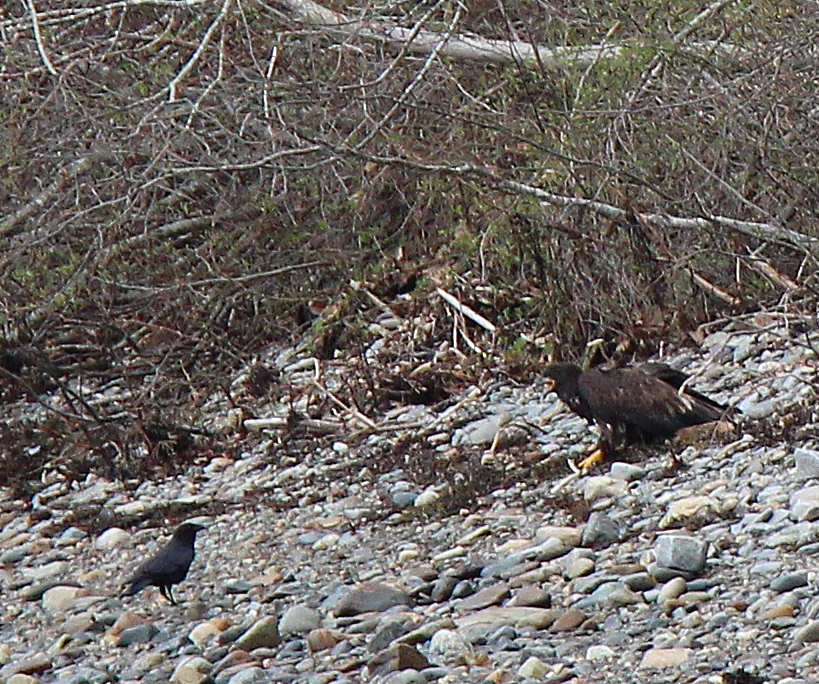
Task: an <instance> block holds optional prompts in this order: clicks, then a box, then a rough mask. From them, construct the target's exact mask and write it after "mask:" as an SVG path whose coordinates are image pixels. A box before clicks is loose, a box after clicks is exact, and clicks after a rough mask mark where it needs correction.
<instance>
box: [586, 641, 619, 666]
mask: <svg viewBox="0 0 819 684" xmlns="http://www.w3.org/2000/svg"><path fill="white" fill-rule="evenodd" d="M615 655H617V654H616V653H615V652H614V650H613V649H611V648H609V647H608V646H606V645H604V644H597V645H595V646H589V647H588V648H587V649H586V660H591V661H592V662H595V663H599V662H602V661H604V660H611V659H612V658H614V656H615Z"/></svg>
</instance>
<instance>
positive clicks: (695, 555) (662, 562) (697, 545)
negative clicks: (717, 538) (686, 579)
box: [654, 534, 708, 574]
mask: <svg viewBox="0 0 819 684" xmlns="http://www.w3.org/2000/svg"><path fill="white" fill-rule="evenodd" d="M707 551H708V542H706V541H703V540H702V539H699V538H697V537H689V536H686V535H682V534H666V535H662V536H660V537H659V538H658V539H657V541H656V542H655V543H654V555H655V557H656V559H657V565H659V566H660V567H663V568H668V569H671V570H682V571H683V572H690V573H693V574H699V573H700V572H702V570H703V569H704V568H705V558H706V552H707Z"/></svg>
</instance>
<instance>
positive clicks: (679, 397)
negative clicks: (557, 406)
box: [545, 362, 729, 468]
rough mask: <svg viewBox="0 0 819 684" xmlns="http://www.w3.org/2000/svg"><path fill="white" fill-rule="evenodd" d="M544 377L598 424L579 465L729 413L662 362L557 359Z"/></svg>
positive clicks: (586, 465)
mask: <svg viewBox="0 0 819 684" xmlns="http://www.w3.org/2000/svg"><path fill="white" fill-rule="evenodd" d="M545 375H546V377H548V378H551V380H552V381H553V389H554V391H555V392H556V393H557V396H558V397H560V398H561V399H562V400H563V401H564V402H565V403H566V404H567V405H568V407H569V408H570V409H571V410H572V411H574V412H575V413H576V414H577V415H579V416H581V417H583V418H585V419H586V420H588V421H589V422H595V423H597V425H598V426H599V428H600V441H599V443H598V445H597V450H596V451H595V452H594V453H593V454H592V455H591V456H589V457H588V458H587V459H586V460H584V461H583V462H582V463H581V467H583V468H590V467H591V466H592V465H593V464H594V463H595V462H597V461H600V460H602V459H603V458H604V457H605V456H608V455H611V454H612V453H613V452H614V451H615V450H616V449H617V447H618V446H621V445H628V444H635V443H650V442H656V441H661V440H664V439H668V438H669V437H672V436H673V435H674V433H676V432H677V430H679V429H681V428H684V427H690V426H692V425H700V424H702V423H709V422H712V421H718V420H720V419H721V418H723V417H724V416H725V415H726V413H727V412H728V411H729V409H728V407H726V406H723V405H722V404H718V403H717V402H715V401H713V400H711V399H709V398H708V397H706V396H704V395H702V394H700V393H699V392H696V391H694V390H692V389H689V388H688V387H687V386H686V384H685V383H686V380H688V376H687V375H686V374H685V373H682V372H681V371H678V370H676V369H674V368H672V367H671V366H669V365H667V364H665V363H658V362H654V363H645V364H642V365H640V366H634V367H630V368H615V369H612V370H601V369H599V368H593V369H591V370H587V371H582V370H581V369H580V367H579V366H576V365H574V364H572V363H555V364H553V365H551V366H548V367H547V368H546V370H545ZM680 388H683V389H682V390H680Z"/></svg>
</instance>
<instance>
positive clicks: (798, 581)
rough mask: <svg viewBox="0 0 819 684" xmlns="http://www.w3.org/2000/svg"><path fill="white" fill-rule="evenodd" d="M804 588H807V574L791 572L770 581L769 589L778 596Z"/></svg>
mask: <svg viewBox="0 0 819 684" xmlns="http://www.w3.org/2000/svg"><path fill="white" fill-rule="evenodd" d="M806 586H808V574H807V573H806V572H791V573H788V574H787V575H782V576H781V577H777V578H776V579H774V580H772V581H771V589H772V590H773V591H775V592H777V593H778V594H782V593H784V592H786V591H793V590H794V589H798V588H799V587H806Z"/></svg>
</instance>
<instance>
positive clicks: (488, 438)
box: [452, 411, 511, 446]
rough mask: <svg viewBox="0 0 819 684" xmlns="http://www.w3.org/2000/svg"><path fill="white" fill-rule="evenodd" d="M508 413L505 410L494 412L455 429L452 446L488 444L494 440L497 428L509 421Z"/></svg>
mask: <svg viewBox="0 0 819 684" xmlns="http://www.w3.org/2000/svg"><path fill="white" fill-rule="evenodd" d="M510 418H511V416H510V414H509V413H508V412H506V411H504V412H502V413H496V414H494V415H491V416H487V417H486V418H482V419H481V420H476V421H475V422H474V423H470V424H469V425H466V426H464V427H463V428H462V429H460V430H456V431H455V434H454V435H453V437H452V446H459V445H461V444H472V445H475V444H490V443H491V442H492V441H494V439H495V436H496V435H497V434H498V430H500V429H501V427H503V426H504V425H506V424H507V423H508V422H509V421H510Z"/></svg>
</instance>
